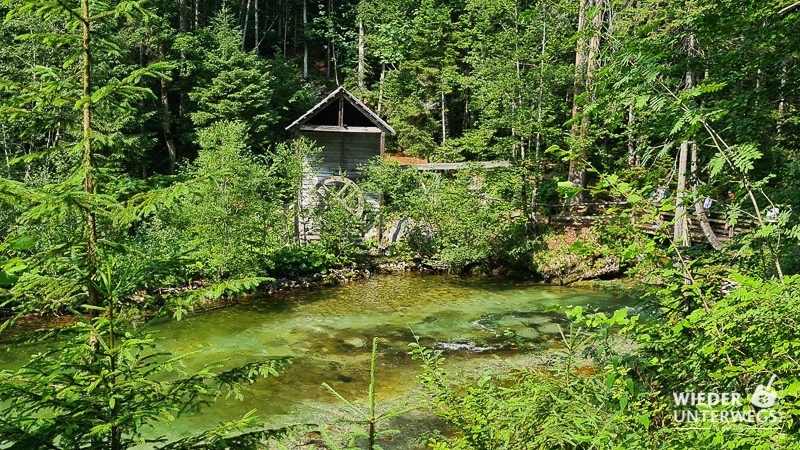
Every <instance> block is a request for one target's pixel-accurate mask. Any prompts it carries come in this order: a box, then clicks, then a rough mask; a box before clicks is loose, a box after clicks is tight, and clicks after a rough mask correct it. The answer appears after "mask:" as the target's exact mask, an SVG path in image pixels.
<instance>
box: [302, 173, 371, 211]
mask: <svg viewBox="0 0 800 450" xmlns="http://www.w3.org/2000/svg"><path fill="white" fill-rule="evenodd" d="M314 192H315V193H316V194H317V196H318V198H319V199H320V200H321V201H323V202H335V203H336V204H337V205H339V206H342V207H344V208H345V209H346V210H347V211H349V212H350V214H353V215H354V216H356V217H361V216H362V215H363V214H364V194H363V193H362V192H361V188H359V187H358V185H357V184H356V183H355V181H353V180H351V179H349V178H346V177H340V176H334V177H329V178H326V179H324V180H322V181H320V182H319V183H317V186H316V187H315V188H314Z"/></svg>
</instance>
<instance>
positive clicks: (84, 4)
mask: <svg viewBox="0 0 800 450" xmlns="http://www.w3.org/2000/svg"><path fill="white" fill-rule="evenodd" d="M81 9H82V13H83V20H82V21H83V98H84V99H85V102H84V103H83V140H84V144H83V167H84V171H85V173H86V175H85V176H84V186H85V188H86V193H87V194H88V195H94V154H93V150H92V141H93V139H92V101H91V98H92V79H91V75H92V65H91V61H92V54H91V49H90V47H89V44H90V42H91V40H90V39H91V34H90V30H89V23H90V22H89V19H90V17H91V16H90V15H89V1H88V0H82V1H81ZM86 225H87V228H88V229H89V242H88V245H87V246H86V262H87V265H88V270H87V275H88V278H89V280H90V281H94V278H95V275H96V274H97V224H96V223H95V213H94V211H93V207H91V206H90V207H89V210H88V212H87V213H86ZM87 290H88V295H89V305H91V306H98V305H99V304H100V294H99V292H97V289H95V287H94V285H93V284H92V283H91V282H90V283H89V284H88V286H87ZM89 315H90V317H97V311H95V310H90V311H89Z"/></svg>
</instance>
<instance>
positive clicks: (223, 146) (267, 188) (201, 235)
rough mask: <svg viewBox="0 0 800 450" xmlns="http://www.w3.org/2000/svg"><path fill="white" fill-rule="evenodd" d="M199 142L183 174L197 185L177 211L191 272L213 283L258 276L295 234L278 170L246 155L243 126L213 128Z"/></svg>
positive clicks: (237, 124) (220, 123)
mask: <svg viewBox="0 0 800 450" xmlns="http://www.w3.org/2000/svg"><path fill="white" fill-rule="evenodd" d="M199 139H200V146H201V148H202V149H203V150H201V152H200V155H199V156H198V158H197V160H196V161H195V163H194V164H193V165H192V166H191V167H190V168H189V169H188V170H187V172H188V174H189V175H190V176H192V177H196V178H198V179H200V180H201V181H200V182H199V183H197V184H195V185H193V188H192V190H191V191H190V192H188V193H187V194H186V195H185V197H184V198H183V200H182V202H181V207H180V208H179V214H181V216H182V218H184V219H185V220H186V222H187V223H186V229H187V230H189V232H190V233H192V246H193V247H195V248H196V253H195V256H194V259H195V260H196V261H198V262H197V263H195V267H196V269H197V270H198V272H199V273H201V274H202V275H203V276H208V277H212V278H215V279H221V278H226V277H231V276H233V277H242V276H245V277H246V276H258V275H261V274H263V273H264V272H265V270H266V269H267V266H266V263H267V259H268V256H269V255H270V254H271V253H272V251H274V250H276V249H277V248H280V246H282V245H284V243H285V242H287V241H288V240H290V239H291V236H292V233H293V231H292V222H291V217H290V216H287V215H286V214H285V207H286V206H285V205H284V203H283V202H281V201H280V195H279V194H280V187H279V186H278V185H277V183H278V181H279V178H278V177H277V173H278V170H279V168H278V166H277V165H268V164H267V161H266V160H265V158H264V157H257V156H254V155H253V154H252V153H251V152H250V151H249V149H248V147H247V144H246V142H247V141H248V137H247V126H246V125H245V124H244V123H242V122H219V123H216V124H214V125H211V126H209V127H208V128H205V129H203V130H201V132H200V134H199ZM280 151H281V152H283V153H282V155H284V156H286V154H287V152H288V151H289V150H288V149H286V147H281V150H280Z"/></svg>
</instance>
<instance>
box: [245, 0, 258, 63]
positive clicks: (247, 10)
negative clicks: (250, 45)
mask: <svg viewBox="0 0 800 450" xmlns="http://www.w3.org/2000/svg"><path fill="white" fill-rule="evenodd" d="M249 19H250V0H247V6H246V7H245V11H244V28H243V29H242V51H244V42H245V40H246V39H247V21H248V20H249ZM256 38H258V37H256Z"/></svg>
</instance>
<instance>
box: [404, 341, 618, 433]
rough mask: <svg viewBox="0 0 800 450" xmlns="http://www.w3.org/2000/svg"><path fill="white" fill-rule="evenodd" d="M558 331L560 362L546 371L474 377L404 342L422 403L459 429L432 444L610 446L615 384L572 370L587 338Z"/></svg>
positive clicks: (521, 370) (615, 428)
mask: <svg viewBox="0 0 800 450" xmlns="http://www.w3.org/2000/svg"><path fill="white" fill-rule="evenodd" d="M562 336H563V344H564V347H565V348H564V350H563V351H559V355H558V357H559V359H560V361H561V363H559V364H557V365H556V366H555V367H552V366H551V369H550V370H545V369H544V368H524V367H515V366H511V367H510V369H511V373H509V374H504V375H494V374H492V373H491V372H485V373H484V374H483V376H482V377H481V378H480V379H479V380H477V381H472V380H468V379H466V378H463V377H456V378H451V377H450V376H449V375H448V374H447V372H446V371H445V370H444V368H443V363H444V358H442V357H441V356H437V354H436V353H434V352H433V351H432V350H430V349H427V348H425V347H422V346H421V345H420V344H419V343H418V342H417V343H412V344H410V345H411V347H412V354H413V355H414V359H417V360H420V361H421V362H422V368H423V374H422V375H420V381H421V382H422V384H423V385H424V386H425V387H426V390H427V392H428V394H429V396H430V397H431V398H432V400H430V401H429V403H428V404H427V405H428V406H430V407H433V408H435V409H436V412H437V414H438V415H440V416H442V417H444V418H445V419H447V421H448V422H449V423H450V424H451V425H453V426H454V427H455V428H456V429H458V430H459V432H460V434H461V435H460V437H458V438H456V439H455V440H453V441H452V442H447V443H445V442H438V443H432V444H435V446H434V448H440V449H449V448H489V449H491V448H498V449H500V448H509V449H510V448H542V449H551V448H552V449H563V448H616V447H614V446H613V445H614V443H615V442H616V441H617V440H618V439H619V438H620V436H621V434H622V433H623V432H624V431H625V423H624V421H623V420H622V417H621V416H620V415H619V413H618V410H620V409H624V408H625V405H622V406H621V407H620V404H619V401H618V400H617V398H616V397H615V394H616V393H617V392H616V389H614V387H613V384H611V385H609V384H607V383H605V382H604V381H605V380H604V379H603V378H601V377H599V376H594V375H592V373H593V370H588V371H583V373H581V371H580V370H577V369H578V368H577V367H576V359H577V358H578V356H579V352H580V351H581V350H582V349H583V348H584V347H585V346H586V345H587V343H588V340H587V338H586V337H584V336H582V334H581V331H580V329H577V328H571V329H570V331H569V334H568V335H566V336H564V335H563V334H562Z"/></svg>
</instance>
